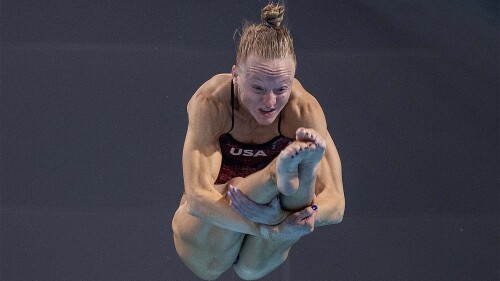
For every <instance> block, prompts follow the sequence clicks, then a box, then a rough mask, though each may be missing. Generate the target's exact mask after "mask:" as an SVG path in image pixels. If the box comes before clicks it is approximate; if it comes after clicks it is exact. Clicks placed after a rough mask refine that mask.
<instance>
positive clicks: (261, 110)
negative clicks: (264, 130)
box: [232, 56, 295, 125]
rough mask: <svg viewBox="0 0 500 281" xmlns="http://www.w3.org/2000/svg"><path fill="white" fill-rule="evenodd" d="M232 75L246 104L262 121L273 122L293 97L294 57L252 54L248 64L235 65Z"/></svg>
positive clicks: (262, 123)
mask: <svg viewBox="0 0 500 281" xmlns="http://www.w3.org/2000/svg"><path fill="white" fill-rule="evenodd" d="M232 74H233V82H234V83H235V86H236V87H237V88H238V91H239V92H238V98H239V100H240V102H241V104H242V105H243V107H244V108H245V109H246V110H247V111H248V112H249V113H250V114H251V115H252V116H253V118H254V119H255V120H256V121H257V122H258V123H259V124H261V125H269V124H271V123H273V121H274V120H275V119H276V117H278V114H279V113H280V111H281V110H282V109H283V107H285V105H286V103H287V102H288V99H289V98H290V93H291V91H292V83H293V77H294V76H295V63H294V61H293V59H292V58H291V57H286V58H284V59H263V58H259V57H255V56H249V57H248V58H247V60H246V62H245V63H244V64H242V65H239V66H233V71H232Z"/></svg>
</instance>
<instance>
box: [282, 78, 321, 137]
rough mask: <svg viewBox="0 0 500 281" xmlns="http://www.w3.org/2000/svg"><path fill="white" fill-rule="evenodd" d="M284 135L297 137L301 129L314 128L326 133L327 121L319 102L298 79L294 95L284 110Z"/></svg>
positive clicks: (294, 85)
mask: <svg viewBox="0 0 500 281" xmlns="http://www.w3.org/2000/svg"><path fill="white" fill-rule="evenodd" d="M283 121H284V122H283V125H284V126H283V133H284V134H286V135H291V136H295V131H296V130H297V128H299V127H307V128H314V129H316V130H318V131H322V132H325V131H324V130H326V119H325V115H324V112H323V109H322V108H321V105H320V104H319V102H318V100H317V99H316V98H315V97H314V96H313V95H312V94H311V93H309V92H308V91H307V90H306V89H305V88H304V87H303V86H302V84H301V83H300V81H299V80H298V79H296V78H295V79H294V81H293V85H292V93H291V95H290V99H289V100H288V104H287V106H286V107H285V109H284V120H283Z"/></svg>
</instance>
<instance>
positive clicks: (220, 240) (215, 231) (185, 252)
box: [172, 186, 245, 280]
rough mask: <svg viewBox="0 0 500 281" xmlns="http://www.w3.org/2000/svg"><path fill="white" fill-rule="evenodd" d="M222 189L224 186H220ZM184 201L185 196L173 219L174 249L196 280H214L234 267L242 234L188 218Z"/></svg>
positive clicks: (189, 216)
mask: <svg viewBox="0 0 500 281" xmlns="http://www.w3.org/2000/svg"><path fill="white" fill-rule="evenodd" d="M222 187H225V186H219V188H221V189H222ZM218 191H223V190H218ZM224 193H225V191H223V192H222V193H221V194H224ZM185 201H186V200H185V195H184V196H183V199H182V200H181V205H180V206H179V208H178V209H177V211H176V212H175V215H174V218H173V220H172V230H173V234H174V244H175V249H176V250H177V253H178V255H179V257H180V258H181V260H182V261H183V262H184V263H185V264H186V266H187V267H188V268H189V269H190V270H191V271H192V272H193V273H195V274H196V275H197V276H198V277H200V278H202V279H204V280H215V279H217V278H218V277H219V276H220V275H221V274H222V273H224V272H225V271H226V270H227V269H229V268H230V267H231V266H232V265H233V263H234V261H235V260H236V258H237V256H238V254H239V252H240V248H241V244H242V242H243V239H244V237H245V235H244V234H241V233H237V232H233V231H229V230H226V229H222V228H219V227H216V226H214V225H212V224H209V223H206V222H204V221H203V220H201V219H199V218H196V217H194V216H191V215H189V214H188V212H187V204H186V203H185Z"/></svg>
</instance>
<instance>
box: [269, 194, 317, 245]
mask: <svg viewBox="0 0 500 281" xmlns="http://www.w3.org/2000/svg"><path fill="white" fill-rule="evenodd" d="M317 210H318V207H317V206H316V196H314V198H313V202H312V205H311V206H309V207H306V208H305V209H304V210H302V211H298V212H296V213H293V214H291V215H290V216H288V217H287V218H286V219H285V220H284V221H283V222H282V223H280V224H279V225H277V226H276V227H275V228H274V229H272V231H271V234H270V238H271V239H274V240H297V239H299V238H300V237H302V236H304V235H307V234H309V233H311V232H313V231H314V222H315V221H316V215H317V214H318V211H317Z"/></svg>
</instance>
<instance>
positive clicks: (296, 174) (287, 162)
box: [276, 128, 325, 195]
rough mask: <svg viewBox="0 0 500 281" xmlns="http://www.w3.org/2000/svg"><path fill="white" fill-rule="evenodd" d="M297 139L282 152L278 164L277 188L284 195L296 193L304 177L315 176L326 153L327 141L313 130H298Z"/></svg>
mask: <svg viewBox="0 0 500 281" xmlns="http://www.w3.org/2000/svg"><path fill="white" fill-rule="evenodd" d="M296 139H297V141H294V142H293V143H291V144H290V145H288V146H287V147H286V148H285V149H284V150H283V151H281V153H280V155H279V156H278V158H277V162H276V163H277V165H276V172H277V186H278V190H279V191H280V193H281V194H283V195H291V194H293V193H295V192H296V191H297V190H298V188H299V183H300V180H301V178H302V177H309V176H314V174H315V172H316V167H317V165H318V164H319V161H320V160H321V158H322V157H323V155H324V153H325V141H324V140H323V138H321V136H319V134H318V133H317V132H316V131H314V130H312V129H305V128H300V129H298V130H297V133H296Z"/></svg>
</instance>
